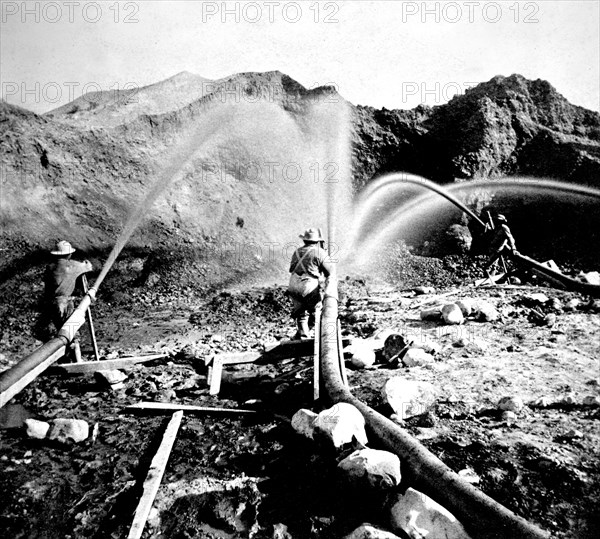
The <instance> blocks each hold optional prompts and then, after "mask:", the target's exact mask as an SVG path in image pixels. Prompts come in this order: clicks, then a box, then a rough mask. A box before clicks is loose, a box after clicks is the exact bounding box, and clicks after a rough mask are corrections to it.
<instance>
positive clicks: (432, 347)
mask: <svg viewBox="0 0 600 539" xmlns="http://www.w3.org/2000/svg"><path fill="white" fill-rule="evenodd" d="M412 346H413V347H414V348H420V349H421V350H425V352H427V353H428V354H431V355H432V356H435V355H436V354H439V353H440V352H441V351H442V345H441V344H440V343H437V342H435V341H430V340H424V341H421V342H415V343H413V345H412Z"/></svg>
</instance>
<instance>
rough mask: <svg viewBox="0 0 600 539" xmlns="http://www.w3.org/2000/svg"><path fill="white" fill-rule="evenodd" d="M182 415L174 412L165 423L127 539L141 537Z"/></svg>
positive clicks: (180, 412) (138, 538)
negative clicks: (165, 426) (167, 422)
mask: <svg viewBox="0 0 600 539" xmlns="http://www.w3.org/2000/svg"><path fill="white" fill-rule="evenodd" d="M182 417H183V412H182V411H179V412H175V413H174V414H173V416H172V417H171V421H169V424H168V425H167V428H166V430H165V433H164V435H163V439H162V442H161V443H160V447H159V448H158V451H157V452H156V455H154V458H153V459H152V463H151V464H150V468H148V474H147V475H146V479H145V480H144V485H143V491H142V497H141V498H140V501H139V503H138V506H137V509H136V510H135V514H134V515H133V523H132V524H131V528H130V529H129V535H128V536H127V539H140V538H141V537H142V532H143V531H144V526H145V525H146V520H147V519H148V515H149V514H150V509H152V505H153V504H154V498H156V493H157V492H158V487H160V482H161V481H162V477H163V475H164V473H165V468H166V467H167V462H168V461H169V455H170V454H171V449H172V448H173V444H174V443H175V438H176V437H177V431H178V430H179V425H180V424H181V419H182Z"/></svg>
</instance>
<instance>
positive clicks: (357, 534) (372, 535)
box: [344, 523, 400, 539]
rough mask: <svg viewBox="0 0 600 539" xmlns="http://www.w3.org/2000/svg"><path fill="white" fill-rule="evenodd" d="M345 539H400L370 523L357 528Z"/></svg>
mask: <svg viewBox="0 0 600 539" xmlns="http://www.w3.org/2000/svg"><path fill="white" fill-rule="evenodd" d="M344 539H400V538H399V537H398V536H397V535H394V534H393V533H391V532H388V531H385V530H381V529H379V528H376V527H374V526H371V524H369V523H365V524H362V525H360V526H359V527H358V528H356V529H355V530H354V531H353V532H352V533H350V534H348V535H346V536H345V537H344Z"/></svg>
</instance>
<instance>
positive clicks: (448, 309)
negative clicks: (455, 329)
mask: <svg viewBox="0 0 600 539" xmlns="http://www.w3.org/2000/svg"><path fill="white" fill-rule="evenodd" d="M442 318H443V319H444V322H445V323H446V324H462V323H463V322H464V321H465V317H464V316H463V313H462V311H461V309H460V307H459V306H458V305H456V303H448V304H446V305H444V306H443V307H442Z"/></svg>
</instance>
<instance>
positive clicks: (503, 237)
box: [486, 214, 518, 270]
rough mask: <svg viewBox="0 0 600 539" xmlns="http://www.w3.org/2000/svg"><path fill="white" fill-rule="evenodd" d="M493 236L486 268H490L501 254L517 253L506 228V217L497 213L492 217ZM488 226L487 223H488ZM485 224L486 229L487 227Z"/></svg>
mask: <svg viewBox="0 0 600 539" xmlns="http://www.w3.org/2000/svg"><path fill="white" fill-rule="evenodd" d="M494 225H495V226H494V228H493V229H491V230H493V236H492V239H491V242H490V251H491V252H492V255H491V256H490V258H489V259H488V262H487V264H486V269H488V270H489V269H490V268H491V267H492V266H493V264H494V263H495V262H496V261H497V260H498V259H499V258H500V257H502V256H506V255H510V254H518V251H517V246H516V243H515V238H514V237H513V235H512V232H511V231H510V228H508V224H507V222H506V217H504V215H501V214H498V215H497V216H496V218H495V219H494ZM488 226H489V225H488ZM488 226H486V229H488Z"/></svg>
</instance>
